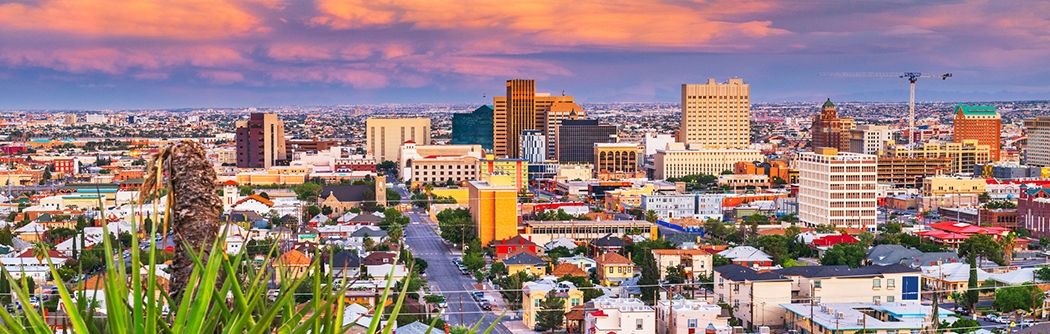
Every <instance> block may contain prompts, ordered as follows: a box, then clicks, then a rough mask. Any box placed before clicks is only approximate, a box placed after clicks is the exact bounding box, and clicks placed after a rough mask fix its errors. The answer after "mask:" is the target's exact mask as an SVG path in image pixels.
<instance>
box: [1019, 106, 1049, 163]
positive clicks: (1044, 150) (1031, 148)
mask: <svg viewBox="0 0 1050 334" xmlns="http://www.w3.org/2000/svg"><path fill="white" fill-rule="evenodd" d="M1024 128H1025V131H1026V133H1027V134H1028V148H1027V149H1025V164H1026V165H1031V166H1039V167H1050V116H1038V117H1035V118H1028V119H1025V120H1024Z"/></svg>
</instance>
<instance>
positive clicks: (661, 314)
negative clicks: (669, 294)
mask: <svg viewBox="0 0 1050 334" xmlns="http://www.w3.org/2000/svg"><path fill="white" fill-rule="evenodd" d="M707 326H714V327H715V329H717V330H721V331H722V332H729V316H728V314H727V315H725V316H723V315H722V307H721V306H718V305H715V304H711V303H708V302H706V301H700V300H688V299H675V300H661V301H659V302H657V303H656V328H657V330H656V332H657V333H660V334H693V333H702V332H704V329H706V328H707Z"/></svg>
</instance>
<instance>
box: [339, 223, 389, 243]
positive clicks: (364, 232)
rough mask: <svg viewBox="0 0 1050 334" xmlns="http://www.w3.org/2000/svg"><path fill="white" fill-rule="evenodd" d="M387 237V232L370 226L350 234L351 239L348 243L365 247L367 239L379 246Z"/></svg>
mask: <svg viewBox="0 0 1050 334" xmlns="http://www.w3.org/2000/svg"><path fill="white" fill-rule="evenodd" d="M386 236H387V234H386V231H384V230H381V229H379V228H378V227H373V226H368V227H362V228H361V229H359V230H357V231H354V233H350V238H349V239H348V240H347V241H350V243H353V244H356V245H363V244H364V243H365V238H368V239H372V242H374V243H376V244H379V243H380V242H383V239H385V238H386Z"/></svg>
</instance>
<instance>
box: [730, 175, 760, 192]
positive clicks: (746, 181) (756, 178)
mask: <svg viewBox="0 0 1050 334" xmlns="http://www.w3.org/2000/svg"><path fill="white" fill-rule="evenodd" d="M718 185H719V186H724V187H729V188H730V189H734V190H742V189H749V190H762V189H768V188H769V177H768V176H765V175H758V174H727V175H719V176H718Z"/></svg>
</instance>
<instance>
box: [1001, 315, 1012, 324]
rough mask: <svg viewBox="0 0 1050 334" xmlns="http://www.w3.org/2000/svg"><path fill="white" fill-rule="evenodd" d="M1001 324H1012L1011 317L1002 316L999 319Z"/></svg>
mask: <svg viewBox="0 0 1050 334" xmlns="http://www.w3.org/2000/svg"><path fill="white" fill-rule="evenodd" d="M999 323H1000V324H1008V323H1010V317H1007V316H1000V317H999Z"/></svg>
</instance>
